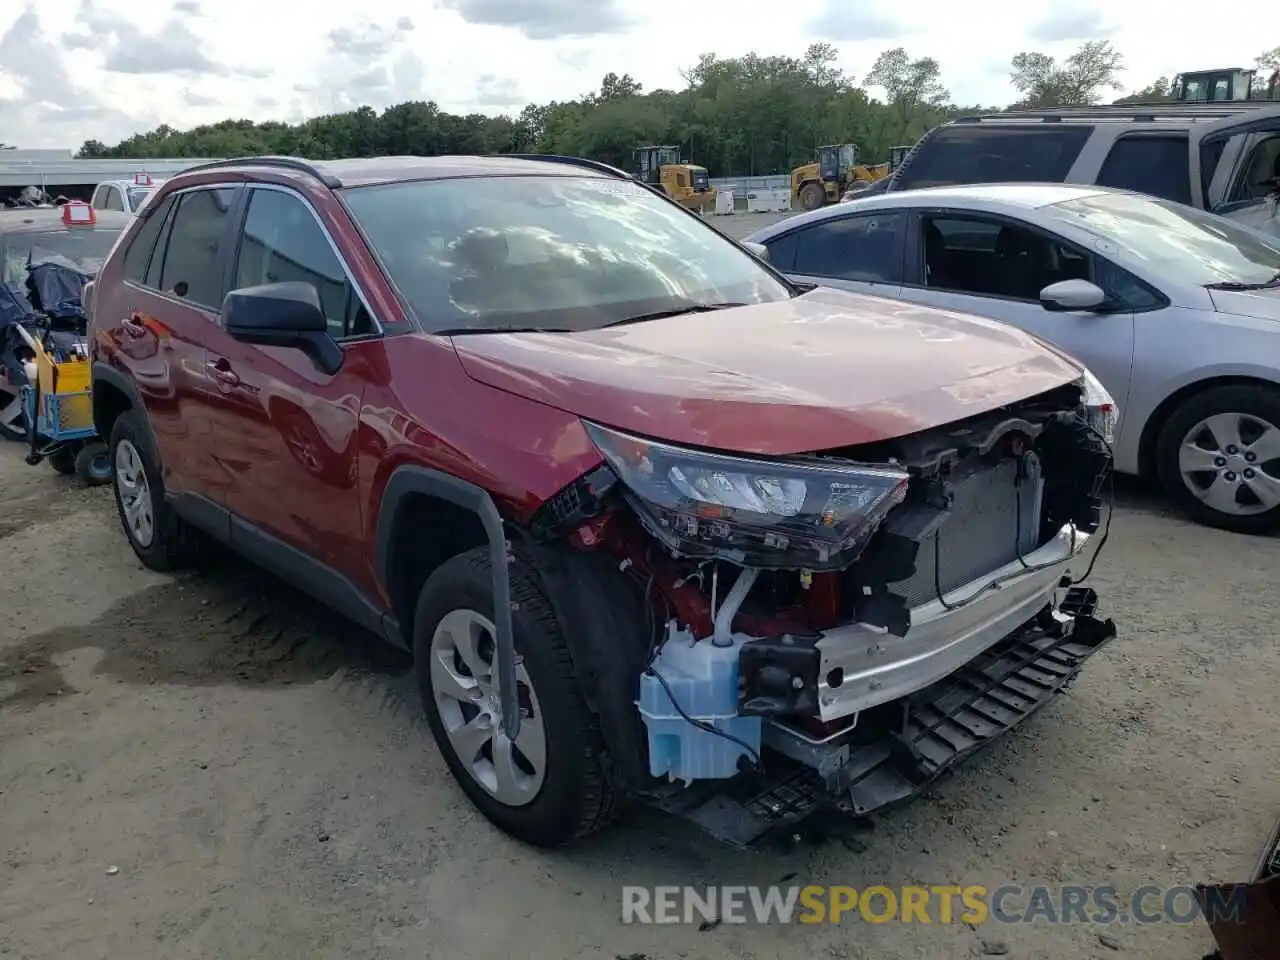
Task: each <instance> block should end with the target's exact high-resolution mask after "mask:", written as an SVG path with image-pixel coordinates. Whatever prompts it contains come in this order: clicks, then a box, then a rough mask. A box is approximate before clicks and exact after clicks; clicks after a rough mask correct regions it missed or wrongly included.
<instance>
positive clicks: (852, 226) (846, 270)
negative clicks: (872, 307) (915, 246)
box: [792, 211, 906, 283]
mask: <svg viewBox="0 0 1280 960" xmlns="http://www.w3.org/2000/svg"><path fill="white" fill-rule="evenodd" d="M905 223H906V216H905V214H902V213H899V212H896V211H892V212H891V211H886V212H884V213H869V214H864V215H862V216H855V217H841V218H840V219H838V220H827V221H824V222H822V223H819V224H816V225H814V226H812V227H807V228H805V229H802V230H800V231H798V233H797V235H796V247H795V265H794V267H792V271H793V272H794V273H799V274H803V275H804V276H809V277H828V278H831V279H833V280H861V281H864V282H869V283H900V282H901V280H902V236H903V226H904V224H905Z"/></svg>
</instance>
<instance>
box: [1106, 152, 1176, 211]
mask: <svg viewBox="0 0 1280 960" xmlns="http://www.w3.org/2000/svg"><path fill="white" fill-rule="evenodd" d="M1098 185H1099V186H1103V187H1117V188H1119V189H1122V190H1134V191H1137V192H1138V193H1149V194H1152V195H1154V196H1157V197H1163V198H1165V199H1166V200H1174V201H1176V202H1178V203H1190V202H1191V151H1190V148H1189V147H1188V145H1187V138H1186V136H1175V135H1161V136H1152V135H1140V136H1128V137H1120V138H1119V139H1118V140H1116V142H1115V143H1114V144H1112V147H1111V152H1110V153H1108V154H1107V159H1106V160H1105V161H1104V162H1103V164H1102V169H1101V170H1100V171H1099V172H1098Z"/></svg>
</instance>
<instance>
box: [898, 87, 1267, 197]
mask: <svg viewBox="0 0 1280 960" xmlns="http://www.w3.org/2000/svg"><path fill="white" fill-rule="evenodd" d="M1278 161H1280V103H1277V102H1273V101H1265V100H1252V101H1221V102H1206V103H1157V104H1136V105H1128V106H1107V107H1063V108H1055V109H1052V110H1035V111H1009V112H1004V113H989V114H979V115H974V116H970V117H961V118H959V119H957V120H953V121H951V122H950V123H946V124H943V125H942V126H940V127H936V128H934V129H933V130H931V131H930V132H929V133H927V134H925V136H924V137H923V138H922V139H921V140H920V142H919V143H917V144H916V146H915V148H914V149H913V150H912V151H911V153H910V154H909V155H908V156H907V159H906V160H905V161H904V162H903V164H902V165H901V166H900V167H899V168H898V169H897V170H895V171H894V172H893V174H892V175H891V176H890V177H889V178H888V180H889V182H888V183H886V184H885V186H884V187H883V189H885V190H913V189H919V188H921V187H940V186H955V185H958V184H972V183H1008V182H1011V181H1020V182H1024V183H1025V182H1041V183H1080V184H1088V185H1091V186H1095V185H1096V186H1103V187H1118V188H1120V189H1124V190H1136V191H1138V192H1140V193H1147V194H1152V195H1154V196H1158V197H1162V198H1164V199H1166V200H1175V201H1177V202H1179V203H1186V204H1189V205H1191V206H1195V207H1200V208H1202V209H1207V210H1212V211H1213V212H1215V213H1221V214H1224V215H1227V216H1230V215H1231V213H1232V211H1235V210H1239V209H1241V208H1243V207H1246V206H1248V205H1252V204H1256V203H1257V202H1258V201H1259V200H1261V199H1263V198H1265V197H1266V196H1267V194H1269V193H1270V192H1271V190H1272V189H1273V187H1272V184H1273V177H1274V170H1275V166H1276V164H1277V162H1278Z"/></svg>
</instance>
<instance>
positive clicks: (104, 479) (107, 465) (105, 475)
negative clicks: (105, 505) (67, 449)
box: [54, 440, 112, 487]
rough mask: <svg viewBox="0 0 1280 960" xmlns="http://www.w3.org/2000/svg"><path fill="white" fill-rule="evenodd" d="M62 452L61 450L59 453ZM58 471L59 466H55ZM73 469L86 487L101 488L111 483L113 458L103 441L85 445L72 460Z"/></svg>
mask: <svg viewBox="0 0 1280 960" xmlns="http://www.w3.org/2000/svg"><path fill="white" fill-rule="evenodd" d="M61 452H62V451H61V450H59V451H58V453H61ZM55 456H56V454H55ZM54 469H55V470H56V469H57V466H56V465H55V466H54ZM71 469H72V471H73V472H74V473H75V475H76V476H77V477H79V478H80V482H81V483H83V484H84V485H85V486H86V487H101V486H103V485H104V484H108V483H110V482H111V475H112V470H111V457H110V455H109V454H108V452H107V445H106V444H105V443H103V442H102V441H101V440H90V441H89V442H88V443H86V444H84V446H82V447H81V448H80V449H79V450H78V451H77V452H76V455H75V459H74V460H72V463H71Z"/></svg>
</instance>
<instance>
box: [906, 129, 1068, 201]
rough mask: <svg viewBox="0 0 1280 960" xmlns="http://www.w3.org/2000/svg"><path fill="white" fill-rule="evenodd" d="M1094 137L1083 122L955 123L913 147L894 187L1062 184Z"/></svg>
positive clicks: (907, 188)
mask: <svg viewBox="0 0 1280 960" xmlns="http://www.w3.org/2000/svg"><path fill="white" fill-rule="evenodd" d="M1092 133H1093V127H1092V126H1090V125H1087V124H1072V125H1070V126H1066V125H1062V124H1036V125H1034V126H1032V125H1029V124H1028V125H1021V124H1020V125H1018V126H1012V125H1010V126H995V125H981V126H980V125H978V124H972V125H970V124H956V125H955V126H950V127H943V128H942V129H940V130H938V131H936V132H935V133H934V134H933V136H931V137H929V138H928V139H927V140H925V141H924V142H923V143H921V144H918V145H917V146H916V149H915V151H914V155H913V156H912V157H911V158H910V159H909V160H908V161H907V162H906V165H905V166H903V167H902V169H901V170H900V171H899V172H898V177H897V181H896V182H895V183H894V188H895V189H900V190H909V189H912V188H914V187H941V186H950V185H952V184H958V183H1002V182H1008V181H1022V182H1048V183H1061V182H1063V181H1065V180H1066V179H1067V174H1068V173H1070V172H1071V165H1072V164H1074V163H1075V162H1076V157H1078V156H1080V151H1081V150H1083V149H1084V145H1085V143H1086V142H1088V140H1089V137H1090V135H1092Z"/></svg>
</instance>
